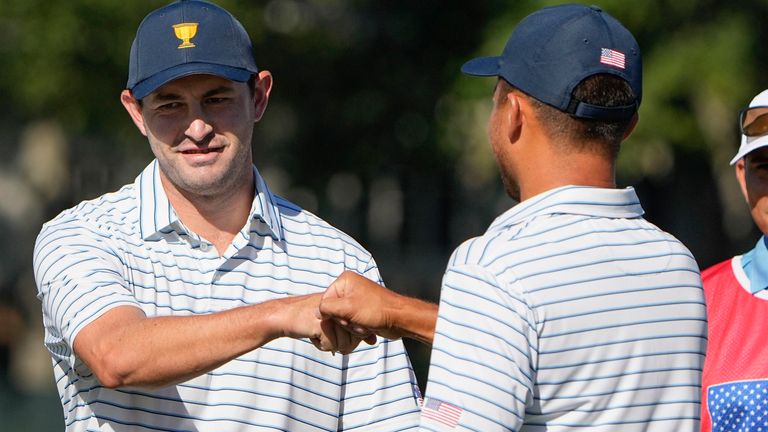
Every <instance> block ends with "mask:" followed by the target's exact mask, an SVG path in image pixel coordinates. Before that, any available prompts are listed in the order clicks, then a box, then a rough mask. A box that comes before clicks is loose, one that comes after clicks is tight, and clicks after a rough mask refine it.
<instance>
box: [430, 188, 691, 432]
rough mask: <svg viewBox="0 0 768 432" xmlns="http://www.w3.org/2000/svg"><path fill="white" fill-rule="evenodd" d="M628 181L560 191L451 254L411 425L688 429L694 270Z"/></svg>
mask: <svg viewBox="0 0 768 432" xmlns="http://www.w3.org/2000/svg"><path fill="white" fill-rule="evenodd" d="M642 213H643V211H642V208H641V207H640V203H639V201H638V199H637V196H636V194H635V192H634V190H633V189H632V188H627V189H623V190H617V189H597V188H587V187H575V186H570V187H563V188H558V189H554V190H551V191H548V192H546V193H543V194H541V195H538V196H536V197H533V198H531V199H529V200H526V201H524V202H522V203H521V204H519V205H517V206H515V207H514V208H512V209H510V210H509V211H507V212H506V213H505V214H503V215H501V216H500V217H499V218H497V219H496V221H495V222H494V223H493V224H492V225H491V226H490V228H489V229H488V231H487V232H486V233H485V234H484V235H483V236H481V237H477V238H474V239H471V240H468V241H467V242H465V243H464V244H462V245H461V246H460V247H459V248H457V249H456V251H455V252H454V253H453V256H452V258H451V261H450V263H449V265H448V268H447V270H446V273H445V276H444V279H443V286H442V293H441V297H440V309H439V318H438V321H437V330H436V335H435V340H434V345H433V349H432V356H431V362H432V364H431V366H430V370H429V383H428V384H427V390H426V396H427V397H426V399H425V408H424V411H423V413H422V422H421V428H422V429H423V430H429V431H438V430H440V431H442V430H451V431H453V430H474V431H482V432H493V431H545V430H546V431H548V432H556V431H574V430H584V431H590V432H595V431H598V432H599V431H618V430H620V431H622V432H628V431H676V432H687V431H691V432H693V431H698V428H699V400H700V391H701V390H700V385H701V370H702V366H703V361H704V354H705V352H706V315H705V313H706V312H705V306H704V296H703V291H702V287H701V279H700V276H699V270H698V266H697V264H696V262H695V260H694V258H693V256H692V255H691V253H690V252H689V251H688V250H687V249H686V248H685V247H684V246H683V245H682V244H681V243H680V242H679V241H677V240H676V239H675V238H674V237H672V236H671V235H669V234H667V233H664V232H662V231H661V230H659V229H658V228H657V227H655V226H654V225H652V224H650V223H649V222H647V221H645V220H644V219H643V218H642V217H641V215H642Z"/></svg>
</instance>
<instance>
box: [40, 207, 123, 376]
mask: <svg viewBox="0 0 768 432" xmlns="http://www.w3.org/2000/svg"><path fill="white" fill-rule="evenodd" d="M33 264H34V271H35V281H36V283H37V297H38V299H39V300H40V301H41V302H42V308H43V325H44V327H45V346H46V348H47V349H48V351H50V353H51V355H52V356H53V358H54V360H55V361H65V362H68V363H69V365H70V367H75V366H76V358H75V355H74V352H73V349H72V346H73V342H74V340H75V337H76V336H77V334H78V332H79V331H80V330H82V329H83V327H85V326H86V325H88V324H89V323H91V322H92V321H93V320H95V319H96V318H98V317H100V316H101V315H103V314H104V313H106V312H107V311H109V310H111V309H112V308H115V307H117V306H123V305H129V306H136V307H138V304H137V303H136V300H135V298H134V297H133V295H132V292H131V290H130V288H129V287H128V284H127V282H126V278H125V270H124V269H125V268H126V266H125V265H124V263H123V262H122V261H121V254H120V253H119V250H118V248H117V247H116V245H115V242H114V240H112V239H111V238H110V236H109V235H108V233H107V232H105V231H104V230H102V229H99V228H98V227H94V226H91V225H90V224H88V223H86V222H85V221H82V220H78V219H75V218H63V219H62V218H59V219H55V220H53V221H51V222H49V223H47V224H45V225H44V226H43V229H42V230H41V232H40V234H39V235H38V237H37V241H36V243H35V252H34V257H33Z"/></svg>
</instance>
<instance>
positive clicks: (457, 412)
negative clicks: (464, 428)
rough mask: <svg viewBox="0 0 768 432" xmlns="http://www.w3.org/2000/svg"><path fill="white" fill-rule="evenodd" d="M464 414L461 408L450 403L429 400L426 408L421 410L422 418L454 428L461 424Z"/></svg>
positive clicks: (425, 404) (425, 405)
mask: <svg viewBox="0 0 768 432" xmlns="http://www.w3.org/2000/svg"><path fill="white" fill-rule="evenodd" d="M462 412H463V410H462V409H461V408H458V407H455V406H453V405H451V404H449V403H445V402H443V401H441V400H437V399H433V398H427V399H426V402H425V403H424V407H423V408H422V409H421V416H422V417H424V418H428V419H430V420H434V421H436V422H439V423H442V424H444V425H446V426H449V427H452V428H453V427H456V425H457V424H459V419H460V418H461V413H462Z"/></svg>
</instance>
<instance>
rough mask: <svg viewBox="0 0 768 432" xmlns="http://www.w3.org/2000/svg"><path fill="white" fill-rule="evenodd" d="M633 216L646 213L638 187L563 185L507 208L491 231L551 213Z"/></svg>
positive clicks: (615, 216) (626, 217) (617, 216)
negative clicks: (606, 187)
mask: <svg viewBox="0 0 768 432" xmlns="http://www.w3.org/2000/svg"><path fill="white" fill-rule="evenodd" d="M556 213H563V214H577V215H584V216H595V217H607V218H616V219H619V218H621V219H632V218H638V217H641V216H642V215H643V208H642V206H641V205H640V200H639V199H638V198H637V194H636V193H635V189H634V188H632V187H627V188H625V189H604V188H596V187H591V186H562V187H559V188H556V189H552V190H548V191H546V192H543V193H541V194H539V195H536V196H534V197H532V198H529V199H527V200H525V201H523V202H521V203H520V204H517V205H516V206H514V207H512V208H511V209H509V210H507V211H506V212H504V213H503V214H502V215H501V216H499V217H497V218H496V220H494V221H493V223H492V224H491V226H490V227H489V228H488V231H489V232H490V231H498V230H503V229H505V228H508V227H510V226H512V225H515V224H518V223H520V222H523V221H525V220H528V219H530V218H532V217H535V216H541V215H547V214H556Z"/></svg>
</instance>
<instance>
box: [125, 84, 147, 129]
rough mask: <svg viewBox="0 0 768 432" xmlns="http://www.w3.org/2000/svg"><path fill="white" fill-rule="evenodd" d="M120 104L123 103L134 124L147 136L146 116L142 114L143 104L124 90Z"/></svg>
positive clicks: (128, 91)
mask: <svg viewBox="0 0 768 432" xmlns="http://www.w3.org/2000/svg"><path fill="white" fill-rule="evenodd" d="M120 102H122V103H123V106H124V107H125V110H126V111H128V115H130V116H131V119H132V120H133V124H135V125H136V127H137V128H139V131H140V132H141V134H142V135H144V136H147V129H146V127H144V114H143V113H142V112H141V104H139V101H137V100H136V98H134V97H133V95H132V94H131V91H130V90H123V92H122V93H120Z"/></svg>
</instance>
